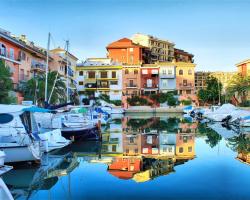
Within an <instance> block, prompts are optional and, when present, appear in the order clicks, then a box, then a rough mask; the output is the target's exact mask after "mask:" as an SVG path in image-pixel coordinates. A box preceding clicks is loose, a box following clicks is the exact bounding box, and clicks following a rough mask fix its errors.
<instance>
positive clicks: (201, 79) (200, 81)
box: [194, 71, 211, 94]
mask: <svg viewBox="0 0 250 200" xmlns="http://www.w3.org/2000/svg"><path fill="white" fill-rule="evenodd" d="M210 74H211V72H204V71H197V72H195V74H194V76H195V93H196V94H197V92H198V91H199V90H200V89H206V87H207V84H206V80H207V78H208V77H209V76H210Z"/></svg>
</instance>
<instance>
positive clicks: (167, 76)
mask: <svg viewBox="0 0 250 200" xmlns="http://www.w3.org/2000/svg"><path fill="white" fill-rule="evenodd" d="M160 78H162V79H164V78H175V74H160Z"/></svg>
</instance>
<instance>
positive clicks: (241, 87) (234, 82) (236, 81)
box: [227, 74, 250, 102]
mask: <svg viewBox="0 0 250 200" xmlns="http://www.w3.org/2000/svg"><path fill="white" fill-rule="evenodd" d="M249 91H250V76H242V75H240V74H237V75H235V76H233V78H232V79H231V81H230V82H229V85H228V87H227V95H228V96H229V97H232V96H234V95H235V94H237V95H238V96H239V97H240V98H241V101H242V102H245V101H247V99H246V97H247V93H248V92H249Z"/></svg>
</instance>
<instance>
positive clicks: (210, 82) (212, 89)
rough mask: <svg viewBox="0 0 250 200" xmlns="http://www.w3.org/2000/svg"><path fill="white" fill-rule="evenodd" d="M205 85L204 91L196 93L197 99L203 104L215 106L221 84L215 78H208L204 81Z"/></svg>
mask: <svg viewBox="0 0 250 200" xmlns="http://www.w3.org/2000/svg"><path fill="white" fill-rule="evenodd" d="M206 85H207V87H206V89H201V90H200V91H198V98H199V100H200V101H201V102H203V103H213V104H215V102H216V101H217V102H218V101H219V95H221V91H222V89H223V87H222V84H221V82H220V81H219V80H218V79H217V78H215V77H213V76H209V77H208V78H207V79H206Z"/></svg>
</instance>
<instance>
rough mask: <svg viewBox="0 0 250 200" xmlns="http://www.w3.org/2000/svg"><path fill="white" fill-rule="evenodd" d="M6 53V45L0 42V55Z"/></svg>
mask: <svg viewBox="0 0 250 200" xmlns="http://www.w3.org/2000/svg"><path fill="white" fill-rule="evenodd" d="M6 53H7V51H6V46H5V45H4V44H2V43H0V55H2V56H7V55H6Z"/></svg>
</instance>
